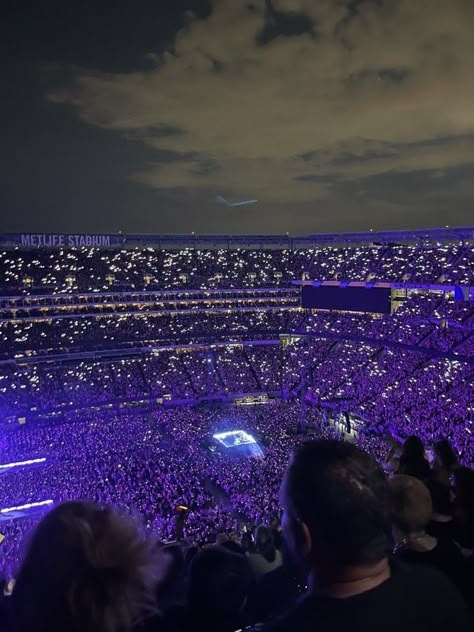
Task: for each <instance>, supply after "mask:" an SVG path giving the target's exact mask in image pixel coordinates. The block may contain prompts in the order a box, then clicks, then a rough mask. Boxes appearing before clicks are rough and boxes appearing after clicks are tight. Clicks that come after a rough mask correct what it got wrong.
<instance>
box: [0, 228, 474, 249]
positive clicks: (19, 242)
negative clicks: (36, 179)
mask: <svg viewBox="0 0 474 632" xmlns="http://www.w3.org/2000/svg"><path fill="white" fill-rule="evenodd" d="M458 241H474V226H459V227H452V228H429V229H413V230H384V231H375V230H373V231H372V230H371V231H365V232H347V233H312V234H308V235H300V236H290V235H225V234H224V235H223V234H214V235H213V234H207V235H197V234H192V235H183V234H181V235H180V234H175V235H160V234H143V233H141V234H133V233H130V234H122V233H115V234H103V233H101V234H89V233H79V234H72V233H6V234H0V248H1V247H3V248H16V247H20V248H51V247H52V248H62V247H65V248H68V247H99V248H119V247H125V248H133V247H142V248H146V247H150V248H159V249H166V248H169V249H178V248H203V249H216V248H222V249H226V248H289V249H292V248H308V247H311V246H316V245H328V244H332V245H343V244H354V245H355V244H364V243H365V244H367V243H374V244H390V243H395V244H397V243H436V242H458Z"/></svg>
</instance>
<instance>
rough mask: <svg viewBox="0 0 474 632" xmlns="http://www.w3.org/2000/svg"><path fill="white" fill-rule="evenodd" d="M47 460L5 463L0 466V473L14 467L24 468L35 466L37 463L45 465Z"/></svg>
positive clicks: (43, 458)
mask: <svg viewBox="0 0 474 632" xmlns="http://www.w3.org/2000/svg"><path fill="white" fill-rule="evenodd" d="M45 462H46V458H45V457H41V458H40V459H29V460H28V461H16V462H15V463H3V464H1V465H0V472H1V471H2V470H9V469H12V468H14V467H23V466H24V465H35V464H37V463H45Z"/></svg>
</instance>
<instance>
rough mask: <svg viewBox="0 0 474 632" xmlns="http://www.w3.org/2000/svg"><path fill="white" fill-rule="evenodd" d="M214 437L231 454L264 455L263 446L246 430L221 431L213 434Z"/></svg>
mask: <svg viewBox="0 0 474 632" xmlns="http://www.w3.org/2000/svg"><path fill="white" fill-rule="evenodd" d="M213 439H215V441H217V442H218V443H219V444H220V445H221V446H222V447H223V448H225V449H226V450H228V451H229V452H228V454H229V456H231V455H233V456H253V457H255V456H263V451H262V448H261V447H260V446H259V445H258V443H257V441H256V440H255V438H254V437H253V436H252V435H251V434H249V433H248V432H246V431H245V430H228V431H227V432H220V433H217V434H215V435H213Z"/></svg>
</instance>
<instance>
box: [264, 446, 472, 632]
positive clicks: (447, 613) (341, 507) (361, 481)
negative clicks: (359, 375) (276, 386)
mask: <svg viewBox="0 0 474 632" xmlns="http://www.w3.org/2000/svg"><path fill="white" fill-rule="evenodd" d="M281 496H282V503H283V506H284V510H285V511H284V516H283V522H282V523H283V532H284V538H285V541H286V542H287V545H288V548H289V551H290V552H291V554H292V555H293V557H294V559H295V560H296V561H297V562H298V564H299V565H300V566H301V567H302V568H303V569H304V570H305V573H306V576H307V584H308V591H307V593H306V594H305V595H304V597H303V598H302V600H301V601H300V602H299V603H297V605H296V606H295V607H294V608H293V609H292V610H291V611H289V612H288V613H286V614H284V615H283V616H282V617H280V618H279V619H278V620H276V621H273V622H270V623H269V624H267V625H265V626H264V628H263V629H264V631H265V632H270V631H271V632H277V631H278V632H283V631H285V632H287V631H288V632H289V631H291V632H303V631H304V632H306V631H308V632H309V631H313V630H314V631H317V632H329V631H331V632H338V631H341V632H342V631H343V632H347V631H348V630H350V631H351V632H359V631H360V632H362V631H363V632H375V631H377V632H380V630H384V632H400V630H402V629H403V630H404V631H408V632H411V631H413V632H415V631H416V632H425V631H426V632H438V631H439V632H441V631H443V632H444V631H445V630H447V629H453V630H457V631H461V630H462V631H466V632H467V630H471V629H472V627H471V623H472V622H471V618H470V613H469V611H468V609H467V606H466V605H465V603H464V601H463V599H462V597H461V596H460V595H459V593H458V592H457V590H456V588H455V587H454V585H453V584H452V583H451V582H450V580H449V579H447V578H446V577H445V576H444V575H442V574H441V573H439V572H437V571H435V570H426V569H424V568H423V569H417V568H407V567H405V566H404V565H402V564H400V563H399V562H397V561H393V563H392V562H390V561H389V549H390V548H391V546H392V539H391V502H390V500H391V499H390V489H389V487H388V484H387V481H386V478H385V475H384V473H383V471H382V470H381V469H380V467H379V466H378V464H377V463H376V462H375V460H374V459H373V458H372V457H370V456H369V455H368V454H366V453H365V452H363V451H362V450H360V449H359V448H357V447H356V446H354V445H353V444H349V443H345V442H339V441H316V442H314V443H308V444H305V445H303V446H301V447H300V448H298V449H297V450H296V452H295V453H294V455H293V458H292V460H291V462H290V465H289V467H288V470H287V472H286V476H285V479H284V482H283V486H282V492H281Z"/></svg>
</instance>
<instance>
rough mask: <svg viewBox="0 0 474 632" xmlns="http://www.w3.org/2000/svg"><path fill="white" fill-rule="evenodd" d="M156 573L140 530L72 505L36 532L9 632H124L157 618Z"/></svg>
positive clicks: (111, 513) (108, 511)
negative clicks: (144, 621) (154, 613)
mask: <svg viewBox="0 0 474 632" xmlns="http://www.w3.org/2000/svg"><path fill="white" fill-rule="evenodd" d="M155 572H156V567H155V565H154V563H153V558H152V556H151V555H150V548H149V546H148V543H147V541H146V540H145V538H143V537H142V536H141V534H140V532H139V530H138V529H137V528H136V526H135V524H134V523H133V522H132V521H131V520H130V519H128V518H126V517H125V516H123V515H121V514H120V513H119V512H118V511H116V510H115V509H113V508H110V507H99V506H98V505H95V504H92V503H86V502H67V503H64V504H62V505H59V506H58V507H56V508H55V509H53V510H52V511H51V512H49V513H48V514H47V515H46V516H45V517H44V518H43V520H42V521H41V522H40V524H39V525H38V527H37V529H36V531H35V532H34V534H33V537H32V539H31V542H30V546H29V548H28V550H27V553H26V556H25V558H24V560H23V563H22V565H21V567H20V569H19V572H18V575H17V581H16V586H15V590H14V591H13V595H12V597H11V604H10V615H11V616H10V620H11V625H10V629H11V630H12V632H26V631H30V630H31V631H33V630H34V632H66V631H67V632H127V631H128V630H132V629H133V626H134V625H135V624H136V623H138V622H139V621H140V620H141V619H144V618H146V617H147V616H151V614H152V613H153V612H154V599H153V594H154V590H155Z"/></svg>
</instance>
